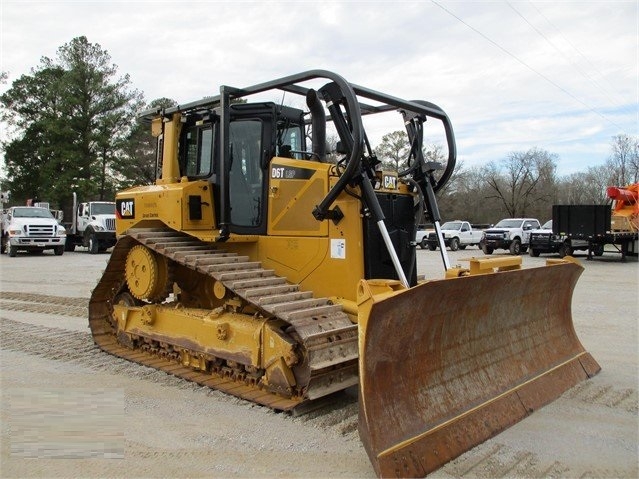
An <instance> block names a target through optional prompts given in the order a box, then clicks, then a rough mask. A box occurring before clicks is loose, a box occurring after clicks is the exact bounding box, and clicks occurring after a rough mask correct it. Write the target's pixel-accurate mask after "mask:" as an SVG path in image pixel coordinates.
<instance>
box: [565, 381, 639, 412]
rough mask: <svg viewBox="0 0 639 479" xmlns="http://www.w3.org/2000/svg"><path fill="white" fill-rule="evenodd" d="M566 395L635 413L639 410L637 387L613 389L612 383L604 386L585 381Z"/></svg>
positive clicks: (570, 397) (589, 402)
mask: <svg viewBox="0 0 639 479" xmlns="http://www.w3.org/2000/svg"><path fill="white" fill-rule="evenodd" d="M564 397H566V398H568V399H576V400H578V401H582V402H585V403H588V404H596V405H599V406H607V407H610V408H613V409H623V410H625V411H628V412H631V413H635V414H636V413H637V412H638V411H639V394H638V393H637V390H636V389H613V387H612V386H610V385H607V386H602V385H600V384H595V383H593V382H592V381H584V382H582V383H579V384H577V385H576V386H575V387H573V388H572V389H570V390H569V391H568V392H566V394H565V396H564Z"/></svg>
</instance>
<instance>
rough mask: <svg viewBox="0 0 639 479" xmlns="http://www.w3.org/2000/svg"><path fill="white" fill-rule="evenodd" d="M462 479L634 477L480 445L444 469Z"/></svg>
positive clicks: (500, 445) (489, 445)
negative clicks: (581, 467) (575, 466)
mask: <svg viewBox="0 0 639 479" xmlns="http://www.w3.org/2000/svg"><path fill="white" fill-rule="evenodd" d="M442 472H446V473H447V474H450V475H451V476H453V477H459V478H465V477H467V478H519V479H541V478H563V477H574V478H584V479H585V478H608V477H633V472H632V471H624V470H608V469H606V470H593V469H588V470H585V469H584V470H576V469H572V468H570V467H569V466H567V465H566V464H562V463H561V462H558V461H553V462H544V461H543V460H541V459H540V457H539V456H538V455H537V454H534V453H532V452H529V451H519V450H515V449H512V448H510V447H509V446H507V445H505V444H499V443H497V444H494V443H493V444H490V443H484V444H480V445H479V446H477V447H476V448H474V449H472V450H471V451H469V452H468V453H466V454H464V455H462V456H460V457H458V458H457V459H455V460H453V461H452V462H450V463H448V464H447V465H445V466H444V467H443V468H442Z"/></svg>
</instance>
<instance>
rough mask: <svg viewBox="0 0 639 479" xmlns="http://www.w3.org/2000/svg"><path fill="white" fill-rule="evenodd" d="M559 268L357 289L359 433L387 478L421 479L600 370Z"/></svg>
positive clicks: (565, 267) (564, 270) (568, 265)
mask: <svg viewBox="0 0 639 479" xmlns="http://www.w3.org/2000/svg"><path fill="white" fill-rule="evenodd" d="M582 270H583V268H582V267H581V266H580V265H578V264H576V263H573V262H561V263H555V264H552V265H550V266H546V267H542V268H528V269H519V270H512V271H504V272H498V273H492V274H482V275H477V276H473V275H471V276H462V277H459V278H453V279H444V280H437V281H431V282H427V283H424V284H421V285H418V286H416V287H414V288H411V289H406V290H401V291H398V292H397V291H395V292H390V288H389V290H388V291H387V292H386V293H384V294H379V293H380V291H381V289H380V287H379V285H376V284H373V285H372V286H371V285H370V284H369V282H366V281H362V282H361V283H360V285H359V303H360V304H359V308H360V315H359V348H360V358H359V368H360V394H359V402H360V407H359V434H360V437H361V440H362V442H363V443H364V446H365V448H366V451H367V453H368V455H369V458H370V460H371V462H372V463H373V467H374V468H375V471H376V472H377V474H378V475H379V476H380V477H423V476H425V475H426V474H428V473H430V472H432V471H434V470H436V469H438V468H439V467H441V466H442V465H444V464H445V463H446V462H448V461H450V460H452V459H454V458H455V457H457V456H459V455H461V454H462V453H464V452H465V451H467V450H469V449H471V448H472V447H474V446H476V445H478V444H480V443H482V442H483V441H485V440H487V439H489V438H491V437H493V436H495V435H496V434H498V433H499V432H501V431H502V430H504V429H506V428H508V427H509V426H511V425H513V424H515V423H516V422H518V421H520V420H522V419H523V418H525V417H526V416H527V415H529V414H530V413H532V412H533V411H534V410H536V409H538V408H540V407H542V406H543V405H545V404H548V403H549V402H551V401H553V400H554V399H556V398H557V397H559V396H560V395H561V394H563V393H564V392H565V391H566V390H568V389H569V388H571V387H572V386H574V385H575V384H577V383H579V382H581V381H583V380H585V379H587V378H589V377H591V376H593V375H595V374H597V373H598V372H599V370H600V367H599V365H598V364H597V362H596V361H595V360H594V359H593V358H592V356H591V355H590V354H589V353H588V352H586V351H585V350H584V348H583V346H582V345H581V343H580V342H579V339H578V338H577V336H576V333H575V330H574V327H573V324H572V314H571V302H572V294H573V290H574V287H575V285H576V282H577V279H578V278H579V276H580V275H581V272H582Z"/></svg>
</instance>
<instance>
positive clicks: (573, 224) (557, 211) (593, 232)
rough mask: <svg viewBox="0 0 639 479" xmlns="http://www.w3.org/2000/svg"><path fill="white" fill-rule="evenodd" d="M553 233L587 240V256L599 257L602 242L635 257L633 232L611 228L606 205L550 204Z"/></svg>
mask: <svg viewBox="0 0 639 479" xmlns="http://www.w3.org/2000/svg"><path fill="white" fill-rule="evenodd" d="M552 217H553V233H554V234H556V235H562V236H563V237H564V238H569V239H570V240H571V241H576V240H580V241H587V242H588V259H592V258H593V255H594V256H601V255H602V254H603V252H604V249H605V246H606V245H613V246H614V247H615V248H616V250H617V251H618V252H619V253H620V254H621V260H622V261H625V260H626V257H627V256H637V251H638V247H637V240H638V233H637V231H613V230H612V226H611V207H610V205H553V208H552Z"/></svg>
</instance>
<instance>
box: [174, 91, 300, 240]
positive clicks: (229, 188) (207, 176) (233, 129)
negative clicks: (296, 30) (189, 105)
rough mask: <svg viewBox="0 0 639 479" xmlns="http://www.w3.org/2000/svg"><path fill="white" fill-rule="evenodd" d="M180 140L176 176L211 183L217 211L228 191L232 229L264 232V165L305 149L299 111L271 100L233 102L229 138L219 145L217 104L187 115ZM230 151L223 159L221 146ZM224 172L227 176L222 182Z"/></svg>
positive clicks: (294, 154) (257, 232)
mask: <svg viewBox="0 0 639 479" xmlns="http://www.w3.org/2000/svg"><path fill="white" fill-rule="evenodd" d="M184 118H185V124H184V126H183V128H182V133H181V141H180V162H179V165H180V176H181V177H186V178H188V180H189V181H195V180H207V181H210V182H211V183H212V184H213V186H214V187H216V186H217V187H216V188H214V192H215V201H214V204H215V206H216V210H217V211H216V215H217V216H218V217H220V215H221V211H220V208H219V206H220V205H221V204H223V201H222V198H221V196H220V194H222V193H223V192H225V191H226V192H228V203H227V204H228V205H229V206H228V219H229V222H228V228H229V232H230V233H237V234H251V235H263V234H265V233H266V229H267V228H266V217H267V215H266V205H267V185H268V174H267V171H268V168H269V164H270V161H271V158H273V157H274V156H283V157H288V158H298V159H300V158H302V152H304V151H305V149H306V144H305V134H304V120H303V112H302V111H301V110H297V109H294V108H290V107H285V106H277V105H276V104H274V103H256V104H242V103H238V104H234V105H230V107H229V111H228V121H227V124H228V125H227V130H228V139H227V143H226V145H225V146H224V147H220V143H219V141H218V138H219V137H220V130H221V129H222V125H223V117H222V115H221V110H220V109H219V108H218V109H214V110H213V112H212V113H211V114H209V115H202V114H201V113H198V114H192V115H186V116H185V117H184ZM222 150H225V151H226V152H227V154H228V156H227V157H225V158H224V160H225V161H222V158H223V157H222V155H221V153H220V152H221V151H222ZM224 178H227V179H228V182H227V183H225V184H224V186H225V188H220V187H219V186H220V184H221V182H223V181H224Z"/></svg>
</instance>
